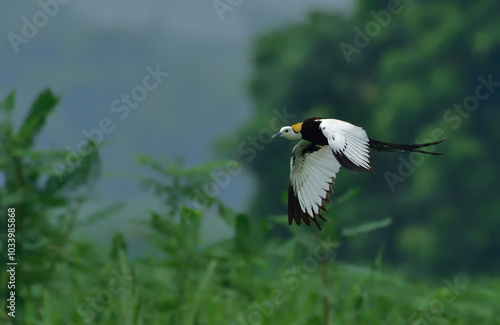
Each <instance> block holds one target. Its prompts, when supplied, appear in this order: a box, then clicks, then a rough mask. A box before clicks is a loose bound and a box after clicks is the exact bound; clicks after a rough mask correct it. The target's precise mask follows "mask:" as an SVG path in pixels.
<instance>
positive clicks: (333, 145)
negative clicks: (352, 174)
mask: <svg viewBox="0 0 500 325" xmlns="http://www.w3.org/2000/svg"><path fill="white" fill-rule="evenodd" d="M319 127H320V129H321V131H322V132H323V135H324V136H325V137H326V138H327V140H328V145H329V146H330V149H331V150H332V153H333V155H334V156H335V158H337V160H338V161H339V163H340V164H341V165H342V166H343V167H345V168H347V169H350V170H359V171H370V170H371V155H370V147H369V139H368V136H367V134H366V132H365V130H363V129H362V128H361V127H359V126H355V125H353V124H350V123H347V122H344V121H340V120H335V119H325V120H321V123H320V124H319Z"/></svg>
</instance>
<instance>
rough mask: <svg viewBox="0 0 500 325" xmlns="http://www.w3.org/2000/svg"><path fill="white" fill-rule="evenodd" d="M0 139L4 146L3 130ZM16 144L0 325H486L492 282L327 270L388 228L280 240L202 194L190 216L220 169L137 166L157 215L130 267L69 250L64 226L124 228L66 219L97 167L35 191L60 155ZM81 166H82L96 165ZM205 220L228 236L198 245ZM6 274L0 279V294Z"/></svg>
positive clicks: (114, 208)
mask: <svg viewBox="0 0 500 325" xmlns="http://www.w3.org/2000/svg"><path fill="white" fill-rule="evenodd" d="M8 100H9V101H12V100H13V98H11V97H9V99H8ZM8 105H9V104H6V103H5V102H4V103H0V107H6V106H8ZM2 123H4V125H10V124H9V123H10V122H9V121H6V120H3V121H2ZM41 129H42V127H41V126H40V130H41ZM2 136H4V137H5V138H6V139H9V137H8V134H7V132H4V133H2ZM16 145H17V144H16V143H13V142H12V141H10V142H9V141H8V142H4V143H3V146H2V150H4V152H7V153H8V155H7V156H6V157H8V158H9V159H5V160H3V161H2V164H3V165H2V169H1V170H2V176H3V177H4V179H5V180H6V181H5V182H4V183H3V184H2V187H1V188H0V191H1V193H2V199H3V198H5V199H6V201H4V200H2V203H1V209H2V211H5V210H6V208H7V207H15V209H16V214H17V216H16V220H17V223H16V238H17V241H16V244H17V245H18V246H17V247H16V259H18V261H19V263H20V264H21V266H22V267H20V268H18V273H17V279H16V281H17V283H18V284H19V285H18V286H17V287H16V297H17V299H16V303H17V305H16V318H15V319H13V318H11V317H9V316H7V314H6V305H5V301H6V300H5V299H3V300H2V302H0V308H1V309H0V310H1V312H0V321H1V323H2V324H14V323H16V324H17V323H22V324H29V325H31V324H55V325H70V324H103V325H104V324H106V325H108V324H125V325H141V324H164V323H165V324H179V325H192V324H235V325H236V324H237V325H242V324H287V325H288V324H374V323H375V324H404V323H412V322H413V323H414V324H418V323H419V322H420V323H422V322H426V321H427V322H432V323H433V324H434V323H435V324H470V323H474V324H484V323H488V324H495V322H496V323H498V321H497V320H498V319H499V316H500V315H499V314H498V310H497V306H498V304H499V303H500V294H499V293H498V292H499V282H498V280H492V279H485V280H481V281H479V282H472V281H469V280H468V279H467V278H465V277H463V276H460V277H457V278H448V279H443V280H442V281H439V283H437V284H434V285H423V284H420V283H411V282H410V281H407V280H406V279H405V278H404V277H403V276H401V275H399V274H396V273H394V272H393V271H389V270H386V269H384V268H383V265H382V262H381V260H382V255H383V248H381V249H379V251H378V253H377V255H376V256H374V262H373V265H372V266H371V267H359V266H353V265H349V264H345V263H339V262H337V261H336V256H337V253H338V251H339V249H340V248H341V246H340V243H342V244H344V243H346V242H350V241H358V240H359V239H361V238H363V237H365V236H368V235H369V234H371V233H377V232H380V231H382V229H383V228H384V227H387V226H389V225H390V223H391V219H390V218H386V219H383V220H379V221H377V222H371V223H367V224H364V225H357V226H352V227H351V228H345V227H342V226H340V225H339V223H338V222H336V220H337V219H336V218H335V216H333V215H331V212H330V215H329V217H328V219H329V220H330V221H329V222H328V223H326V224H325V225H324V229H323V231H322V232H319V231H318V230H316V229H315V228H308V227H307V228H304V227H291V228H290V234H289V236H288V238H287V239H285V240H284V239H281V238H279V237H270V236H269V234H271V233H277V232H278V231H279V230H280V229H282V228H283V224H284V223H286V216H283V215H279V216H274V217H272V218H264V219H261V220H257V219H255V218H251V217H250V216H249V215H247V214H244V213H237V212H236V211H234V210H233V209H231V208H230V207H228V206H226V205H225V204H224V203H223V202H222V201H221V200H219V199H218V198H217V197H215V196H210V195H208V196H207V197H206V200H207V201H206V202H205V205H203V206H201V207H200V206H197V207H195V206H196V203H195V202H196V201H195V199H193V198H195V197H196V195H198V192H199V189H200V188H203V187H205V186H206V185H207V184H210V183H211V182H214V179H213V177H212V175H214V173H216V172H217V171H218V170H220V168H224V167H227V166H228V162H223V161H221V162H216V163H209V164H204V165H200V166H195V167H189V168H188V167H185V166H184V163H183V161H182V160H179V159H177V160H171V159H168V158H165V157H162V158H160V159H159V160H155V159H153V158H151V157H149V156H145V155H139V156H137V163H138V164H139V165H140V166H141V167H142V168H143V169H144V170H145V171H146V172H148V173H149V176H146V177H143V178H142V179H141V182H140V184H141V186H142V187H143V188H144V190H146V191H150V192H152V194H153V195H154V196H155V197H156V198H157V199H158V201H159V202H161V203H162V204H161V205H159V207H158V208H157V209H151V210H149V211H147V212H145V215H147V221H143V226H144V227H143V228H142V229H145V230H146V231H145V232H144V238H143V242H142V244H141V246H142V248H141V249H142V252H143V254H141V255H140V257H139V258H131V257H130V255H131V254H130V247H131V246H132V244H131V243H130V242H128V241H127V238H126V237H125V236H124V235H122V234H120V233H115V234H114V235H113V236H110V242H111V248H110V250H109V253H107V254H106V253H105V254H103V252H102V251H100V250H101V248H100V247H99V244H98V243H96V241H95V236H92V237H91V239H90V240H88V241H83V240H80V241H77V240H75V239H73V238H72V232H73V229H74V227H77V226H87V225H89V224H93V223H95V222H96V221H99V220H102V219H103V218H106V217H108V216H114V217H116V218H122V217H123V215H122V213H121V207H122V204H121V203H117V204H113V205H111V206H109V207H105V208H103V209H100V210H98V211H95V212H93V213H91V214H89V215H87V216H86V218H85V219H84V221H80V222H79V221H78V220H77V219H78V216H79V215H80V214H81V213H80V212H79V211H80V207H81V206H82V205H83V204H84V203H85V202H86V200H87V196H88V195H84V193H83V192H81V191H79V192H78V193H79V195H75V190H76V189H79V188H80V187H82V186H85V185H86V184H88V181H89V180H90V179H92V178H93V176H94V175H95V174H96V173H97V168H83V167H82V169H79V168H78V167H77V168H76V169H75V170H74V171H73V173H81V175H80V176H78V177H76V176H75V178H74V179H75V180H77V179H79V180H81V181H80V182H75V181H73V183H71V186H69V183H66V185H64V186H57V184H55V183H53V184H52V185H51V186H46V184H47V182H48V181H49V180H51V179H52V178H51V177H52V176H53V175H52V174H50V168H48V167H47V166H50V163H51V158H53V157H58V156H59V155H60V154H63V153H60V152H58V151H57V150H46V151H35V150H33V149H32V148H31V147H29V146H28V147H26V148H23V149H19V148H17V147H16ZM92 154H95V155H97V150H93V151H92ZM87 159H88V161H87V162H82V164H81V166H85V164H89V163H90V161H92V162H93V163H95V164H97V163H98V160H95V159H94V160H91V158H87ZM16 168H19V169H20V171H21V173H20V175H23V176H24V178H22V179H21V182H19V180H18V179H17V180H16V179H14V180H11V179H10V177H13V176H12V175H14V176H15V175H16V172H13V171H12V169H16ZM26 175H30V177H27V176H26ZM68 177H69V176H68ZM43 180H46V181H45V182H44V181H43ZM52 182H55V181H54V180H53V179H52ZM62 182H64V180H62ZM19 184H21V185H22V186H20V185H19ZM20 187H21V188H20ZM62 188H65V189H66V190H64V191H63V190H62ZM16 193H17V194H16ZM358 193H359V191H358V190H351V191H347V192H346V193H345V194H343V195H340V196H338V197H336V199H334V200H333V201H332V204H333V205H334V206H335V207H336V208H339V207H343V206H351V204H352V203H351V202H352V201H354V200H357V199H358V196H357V194H358ZM28 199H29V200H28ZM4 202H7V203H4ZM198 203H199V202H198ZM214 213H215V214H216V217H218V218H220V219H221V220H223V221H224V222H225V223H226V225H227V227H229V229H231V230H232V233H231V235H230V236H228V237H225V238H220V239H218V240H215V241H214V242H211V243H207V242H206V241H204V240H203V228H204V227H205V226H207V224H209V220H210V218H212V217H214V216H213V215H211V214H214ZM34 218H36V220H35V219H34ZM143 220H144V219H143ZM2 222H3V223H4V224H5V220H2ZM341 233H342V234H344V235H345V236H343V237H341V236H339V234H341ZM346 236H347V237H346ZM5 239H6V238H5V236H2V247H5ZM27 244H29V245H27ZM2 258H4V257H3V256H2ZM2 263H5V261H2ZM6 273H7V272H4V273H2V274H1V275H0V285H1V290H2V296H5V294H4V292H3V290H5V289H4V288H6V282H7V276H6Z"/></svg>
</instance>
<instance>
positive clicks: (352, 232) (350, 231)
mask: <svg viewBox="0 0 500 325" xmlns="http://www.w3.org/2000/svg"><path fill="white" fill-rule="evenodd" d="M391 223H392V218H385V219H382V220H380V221H373V222H368V223H364V224H362V225H359V226H356V227H351V228H344V229H342V236H346V237H353V236H356V235H359V234H363V233H367V232H370V231H373V230H376V229H380V228H385V227H388V226H389V225H390V224H391Z"/></svg>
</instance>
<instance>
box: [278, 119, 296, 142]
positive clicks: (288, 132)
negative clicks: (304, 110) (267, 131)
mask: <svg viewBox="0 0 500 325" xmlns="http://www.w3.org/2000/svg"><path fill="white" fill-rule="evenodd" d="M300 131H302V123H298V124H294V125H292V126H284V127H282V128H281V130H280V131H279V132H278V133H276V134H275V135H273V138H276V137H283V138H285V139H288V140H300V139H302V133H300Z"/></svg>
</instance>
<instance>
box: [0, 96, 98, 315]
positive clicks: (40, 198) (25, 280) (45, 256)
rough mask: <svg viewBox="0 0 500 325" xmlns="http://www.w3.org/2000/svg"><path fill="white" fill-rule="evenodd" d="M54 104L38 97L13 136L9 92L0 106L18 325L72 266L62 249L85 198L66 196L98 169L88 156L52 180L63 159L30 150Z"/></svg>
mask: <svg viewBox="0 0 500 325" xmlns="http://www.w3.org/2000/svg"><path fill="white" fill-rule="evenodd" d="M57 101H58V99H57V98H56V97H55V96H54V95H53V94H52V92H50V91H49V90H47V91H44V92H42V93H40V94H39V95H38V96H37V98H36V99H35V101H34V103H33V105H32V107H31V109H30V110H29V113H28V116H27V117H26V118H25V120H24V122H23V123H22V124H21V126H20V128H19V130H18V131H17V132H15V131H14V126H13V123H12V114H11V113H12V111H13V109H14V107H15V92H14V91H13V92H11V93H10V94H9V95H8V96H7V98H6V99H5V101H3V102H2V103H1V104H0V111H1V115H0V116H1V117H2V120H1V121H0V125H1V129H0V138H1V140H2V141H0V153H1V157H2V158H1V159H0V179H2V186H1V187H0V198H1V200H0V210H1V211H7V208H14V209H15V214H16V218H15V219H16V223H15V229H16V232H15V236H16V237H15V238H16V261H17V262H18V263H19V265H22V267H21V266H20V267H17V271H16V277H17V281H18V284H19V283H22V285H18V286H17V287H16V288H17V289H16V290H17V295H18V296H17V308H16V310H17V316H16V317H17V318H16V319H17V320H19V321H20V322H21V323H24V322H25V321H26V322H28V319H35V318H38V317H39V316H40V315H39V312H38V310H37V309H29V307H30V308H33V306H34V305H30V304H33V303H35V304H39V303H41V302H42V301H44V299H45V297H47V295H48V294H49V293H51V292H52V293H54V288H53V287H52V285H53V283H54V282H55V271H56V269H58V268H64V267H68V265H69V264H72V263H74V262H75V261H74V259H73V258H71V257H70V256H68V255H67V254H68V249H70V248H68V246H69V245H70V236H71V234H72V232H73V230H74V227H75V223H76V221H77V217H78V214H79V210H80V208H81V206H82V204H83V203H84V202H85V200H86V198H85V197H83V196H81V195H80V196H79V195H72V193H71V190H75V189H78V188H81V187H84V186H86V185H88V181H89V179H90V176H91V175H90V174H91V171H94V170H95V168H96V165H97V164H98V157H97V151H96V150H93V151H92V153H91V154H90V155H88V156H86V157H84V158H83V159H82V161H81V163H80V165H79V166H77V167H76V168H74V169H73V170H72V171H71V172H68V173H67V174H66V175H63V176H64V178H63V179H62V180H60V179H61V175H56V173H55V172H54V170H53V169H52V168H51V164H52V162H53V161H54V160H55V159H60V158H61V157H64V155H65V154H66V153H65V152H64V151H59V150H45V151H41V150H35V149H34V148H33V147H32V146H33V143H34V140H35V137H36V136H37V135H38V134H39V132H40V131H41V130H42V128H43V126H44V124H45V122H46V119H47V118H48V116H49V114H50V113H51V112H52V111H53V109H54V106H55V104H56V103H57ZM63 190H64V191H63ZM0 223H1V224H2V225H6V224H7V214H6V213H2V214H1V217H0ZM2 247H7V236H2ZM6 258H7V256H6V254H2V256H1V261H2V264H3V265H5V263H6ZM7 282H8V277H7V273H6V272H3V273H2V274H1V275H0V283H1V284H2V286H1V288H2V289H1V290H2V292H3V293H4V291H3V290H5V288H6V287H7V285H6V283H7ZM4 296H5V295H4V294H2V297H4ZM28 301H29V302H30V304H28V303H27V302H28ZM47 303H49V302H47ZM2 306H3V304H2ZM47 308H51V305H50V304H49V305H47ZM2 310H3V311H5V310H6V309H5V308H2ZM30 315H31V316H30ZM40 317H41V316H40Z"/></svg>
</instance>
